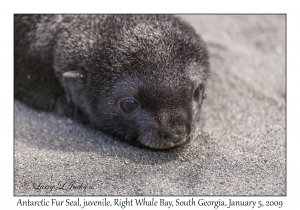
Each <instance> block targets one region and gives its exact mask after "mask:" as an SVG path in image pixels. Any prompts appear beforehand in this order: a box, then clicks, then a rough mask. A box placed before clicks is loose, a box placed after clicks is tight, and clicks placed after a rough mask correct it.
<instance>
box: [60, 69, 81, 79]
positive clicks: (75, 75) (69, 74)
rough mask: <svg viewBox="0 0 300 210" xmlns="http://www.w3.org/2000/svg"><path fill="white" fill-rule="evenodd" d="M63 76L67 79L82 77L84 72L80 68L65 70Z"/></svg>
mask: <svg viewBox="0 0 300 210" xmlns="http://www.w3.org/2000/svg"><path fill="white" fill-rule="evenodd" d="M63 77H64V78H67V79H84V78H85V73H84V72H83V71H81V70H74V71H66V72H65V73H63Z"/></svg>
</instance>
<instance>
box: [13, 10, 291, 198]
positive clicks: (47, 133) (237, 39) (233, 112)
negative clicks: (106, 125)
mask: <svg viewBox="0 0 300 210" xmlns="http://www.w3.org/2000/svg"><path fill="white" fill-rule="evenodd" d="M182 17H183V18H184V19H185V20H187V21H188V22H190V23H191V25H193V26H194V27H195V28H196V30H197V32H198V33H199V34H201V36H202V37H203V39H204V40H205V41H206V42H207V44H208V48H209V51H210V55H211V71H212V73H211V78H210V81H209V82H208V85H207V91H206V93H207V99H206V100H205V101H204V105H203V110H202V113H203V121H202V123H201V124H202V126H203V128H202V135H201V136H200V137H199V138H198V139H197V140H196V141H194V142H193V143H192V144H191V145H189V146H188V147H185V148H182V149H178V150H173V151H152V150H146V149H140V148H136V147H133V146H130V145H128V144H126V143H123V142H121V141H119V140H116V139H115V138H113V137H110V136H108V135H106V134H104V133H102V132H100V131H96V130H93V129H91V128H89V127H87V126H85V125H82V124H80V123H78V122H76V121H73V120H71V119H68V118H66V117H62V116H58V115H56V114H53V113H46V112H41V111H36V110H33V109H30V108H28V107H27V106H26V105H24V104H22V103H20V102H18V101H15V124H14V125H15V127H14V129H15V133H14V141H15V147H14V149H15V154H14V163H15V171H14V184H15V189H14V194H15V195H127V196H129V195H286V123H285V119H286V117H285V109H286V102H285V96H286V92H285V16H284V15H279V16H275V15H260V16H259V15H246V16H237V15H230V16H225V15H219V16H216V15H204V16H182ZM65 182H66V185H65V187H64V189H59V187H58V186H59V184H60V183H65ZM72 182H74V183H75V185H81V184H83V185H82V186H87V188H86V189H71V190H68V189H66V188H68V187H69V186H70V185H71V183H72ZM34 184H36V185H39V184H41V185H40V187H42V186H46V185H48V186H54V188H53V189H52V190H49V189H40V190H37V189H34V188H33V186H34Z"/></svg>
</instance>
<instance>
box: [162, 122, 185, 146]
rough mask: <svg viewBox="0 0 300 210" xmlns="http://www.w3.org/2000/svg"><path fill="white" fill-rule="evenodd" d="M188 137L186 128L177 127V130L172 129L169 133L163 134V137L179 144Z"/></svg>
mask: <svg viewBox="0 0 300 210" xmlns="http://www.w3.org/2000/svg"><path fill="white" fill-rule="evenodd" d="M186 136H187V132H186V128H185V126H180V127H177V128H176V129H174V128H173V129H172V130H169V131H165V132H163V135H162V137H163V138H164V139H165V140H167V141H169V142H172V143H178V142H180V141H182V140H183V139H185V138H186Z"/></svg>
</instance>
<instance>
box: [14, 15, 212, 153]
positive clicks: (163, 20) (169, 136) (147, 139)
mask: <svg viewBox="0 0 300 210" xmlns="http://www.w3.org/2000/svg"><path fill="white" fill-rule="evenodd" d="M208 74H209V61H208V52H207V49H206V46H205V43H204V42H203V40H202V39H201V38H200V37H199V36H198V35H197V34H196V33H195V31H194V29H193V28H192V27H191V26H189V25H188V24H187V23H185V22H184V21H182V20H180V19H179V18H177V17H175V16H172V15H15V16H14V96H15V98H16V99H18V100H20V101H22V102H24V103H26V104H27V105H29V106H31V107H33V108H35V109H40V110H46V111H55V112H57V113H59V114H64V115H67V116H70V117H73V118H76V119H78V120H80V121H82V122H84V123H88V124H89V125H91V126H92V127H94V128H96V129H99V130H102V131H104V132H106V133H109V134H111V135H114V136H117V137H119V138H120V139H123V140H126V141H127V142H130V143H135V144H136V145H142V146H146V147H148V148H153V149H166V148H171V147H175V146H180V145H183V144H186V143H188V142H190V141H192V140H193V139H194V138H195V137H196V136H197V134H198V133H199V131H200V130H199V129H200V128H199V120H200V110H201V105H202V101H203V99H204V98H205V93H204V89H205V84H206V81H207V78H208Z"/></svg>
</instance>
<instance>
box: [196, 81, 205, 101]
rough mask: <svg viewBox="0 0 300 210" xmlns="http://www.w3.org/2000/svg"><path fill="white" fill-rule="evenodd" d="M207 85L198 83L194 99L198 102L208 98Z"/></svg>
mask: <svg viewBox="0 0 300 210" xmlns="http://www.w3.org/2000/svg"><path fill="white" fill-rule="evenodd" d="M204 89H205V86H204V84H200V85H198V87H197V88H196V89H195V90H194V95H193V99H194V101H196V102H199V101H200V100H203V99H205V98H206V94H205V93H204Z"/></svg>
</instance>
